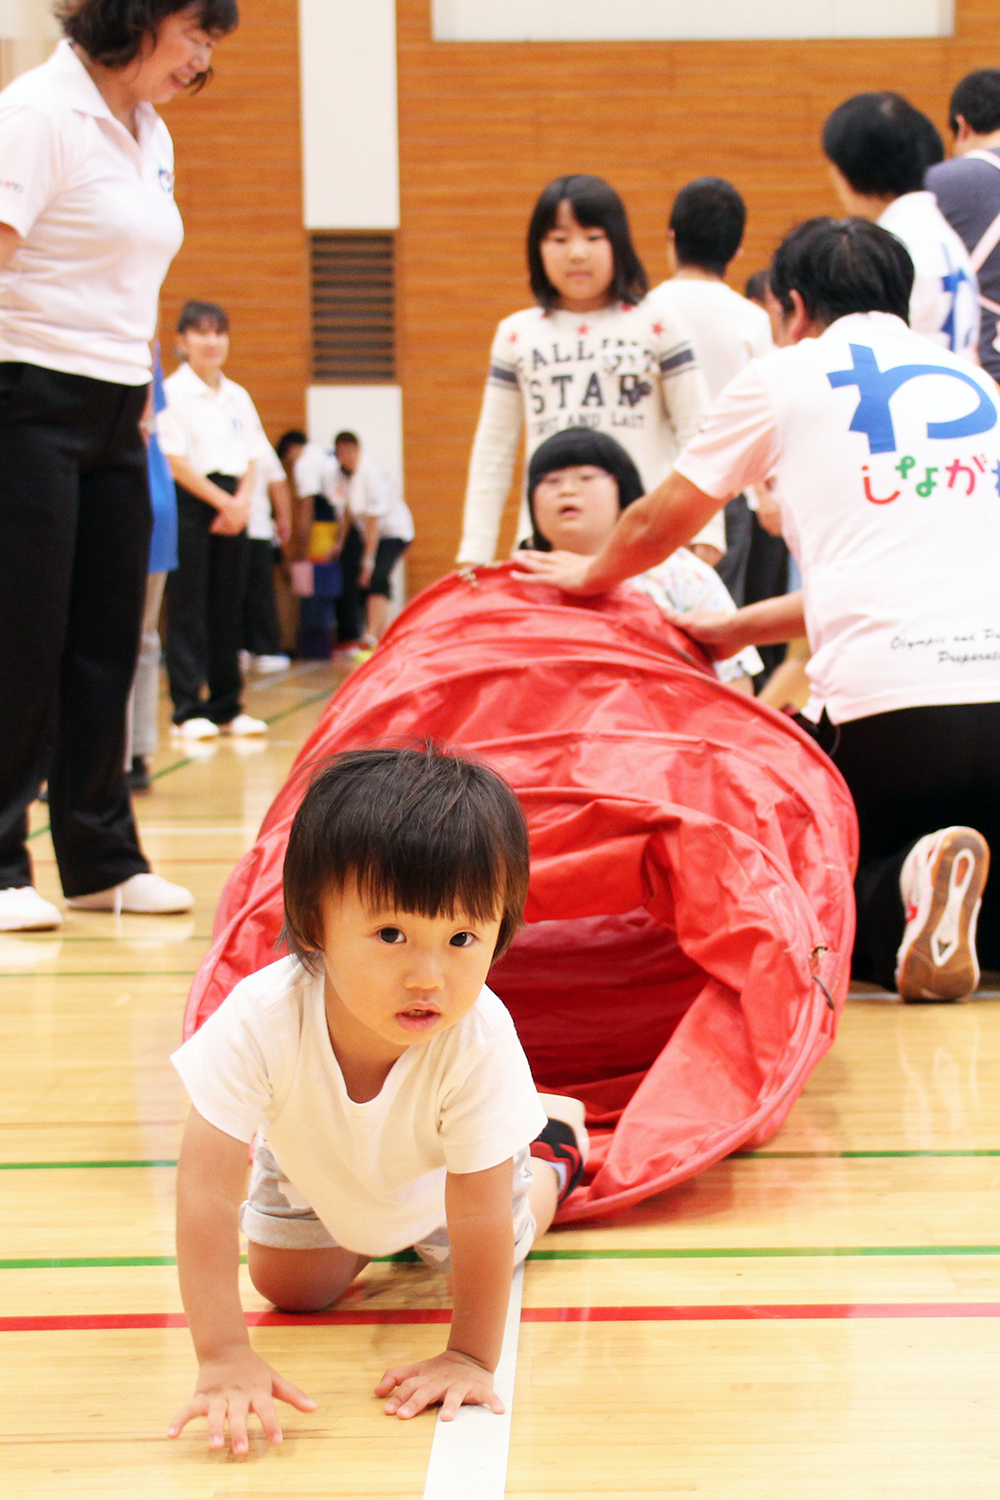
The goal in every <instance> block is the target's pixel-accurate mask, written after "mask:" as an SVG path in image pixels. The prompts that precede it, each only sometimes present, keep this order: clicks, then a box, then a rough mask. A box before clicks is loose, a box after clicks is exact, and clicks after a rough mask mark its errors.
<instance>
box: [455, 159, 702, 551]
mask: <svg viewBox="0 0 1000 1500" xmlns="http://www.w3.org/2000/svg"><path fill="white" fill-rule="evenodd" d="M528 271H529V276H530V281H531V290H532V291H533V292H534V294H535V300H536V304H537V305H536V306H535V307H529V308H525V309H524V310H523V311H521V312H516V313H514V314H513V315H512V316H511V317H509V318H504V320H503V322H502V323H501V324H500V326H499V327H498V329H497V331H496V334H495V335H494V339H493V347H492V349H491V351H490V367H489V375H488V377H487V381H486V389H485V391H484V392H483V405H482V410H481V412H480V416H479V425H478V426H477V428H476V436H475V440H474V442H473V445H472V456H471V459H470V462H469V478H468V484H467V486H466V493H465V512H464V517H463V522H462V540H461V544H460V546H459V550H458V559H457V561H458V564H459V566H462V565H464V564H475V563H488V562H492V560H493V556H494V553H495V552H496V547H497V539H498V536H499V531H500V517H501V515H502V513H503V507H504V502H505V501H506V498H507V493H508V491H509V489H510V483H511V479H512V477H513V473H514V459H515V456H516V454H517V448H518V443H519V442H520V439H521V432H522V429H523V430H524V432H525V437H526V443H525V450H526V451H525V459H526V463H527V462H530V460H531V455H532V454H533V453H534V451H535V449H536V448H537V447H538V446H539V444H540V443H543V442H544V441H545V439H546V438H547V437H551V436H552V434H553V433H555V432H561V431H562V430H563V429H564V428H566V427H590V428H592V429H593V430H595V431H597V432H606V433H608V434H609V436H611V437H613V438H615V439H616V440H617V441H618V442H619V443H621V445H622V447H623V448H625V450H626V451H627V452H628V453H629V454H630V456H631V457H632V459H633V461H634V462H635V464H636V466H637V468H638V470H639V472H640V474H641V475H642V477H643V482H644V483H645V484H646V485H654V484H657V483H658V482H659V480H660V479H661V478H662V477H663V476H664V474H666V472H667V470H668V469H669V467H670V464H671V462H672V461H673V459H674V458H675V457H676V455H677V453H678V451H679V450H680V448H681V447H682V446H683V445H684V443H685V442H686V441H687V439H688V438H689V437H693V435H694V433H695V432H696V431H697V430H698V424H699V423H700V421H701V419H702V416H703V414H704V411H705V407H706V405H707V402H708V393H707V391H706V389H705V382H704V378H703V376H702V374H701V371H700V370H699V369H698V361H697V358H696V356H695V353H694V350H693V349H692V347H691V342H690V339H689V338H688V335H687V330H686V329H685V328H684V327H683V326H682V325H681V324H680V323H679V322H678V320H677V318H676V317H675V315H674V314H673V313H671V312H670V311H669V310H667V309H664V308H654V307H651V306H650V305H649V304H648V303H647V302H646V301H645V297H646V292H647V291H648V289H649V282H648V279H647V277H646V272H645V269H644V267H643V265H642V262H641V261H640V259H639V257H638V255H637V254H636V251H635V247H634V245H633V244H632V237H631V233H630V231H629V224H628V216H627V214H626V212H625V205H624V203H623V202H622V200H621V198H620V197H619V196H618V194H617V193H616V192H615V190H614V188H613V187H612V186H611V185H610V183H607V182H605V181H603V179H602V178H600V177H590V176H586V175H583V174H577V175H574V176H569V177H557V178H556V180H555V181H554V182H550V183H549V185H548V187H546V188H545V189H544V191H543V192H542V194H541V196H540V197H539V199H538V202H537V203H536V204H535V208H534V211H533V213H532V215H531V222H530V224H529V226H528ZM517 535H518V541H522V540H524V539H526V538H527V537H529V536H530V535H531V523H530V521H529V518H528V510H527V504H526V502H524V501H523V500H522V504H521V514H520V519H519V522H518V534H517ZM694 545H695V546H696V547H697V546H701V545H704V546H705V547H706V548H708V547H711V548H712V549H713V550H712V551H711V552H710V553H709V552H703V553H702V556H703V559H704V561H706V562H709V563H714V562H717V561H718V559H719V557H721V555H722V553H723V551H724V550H725V546H726V537H725V526H724V523H723V520H722V517H721V516H716V517H713V518H712V521H711V522H710V524H709V526H707V527H706V528H705V529H704V535H702V536H699V537H697V538H696V539H695V544H694Z"/></svg>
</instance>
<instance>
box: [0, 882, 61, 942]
mask: <svg viewBox="0 0 1000 1500" xmlns="http://www.w3.org/2000/svg"><path fill="white" fill-rule="evenodd" d="M61 922H62V912H61V911H60V910H59V908H58V906H53V905H52V902H51V901H46V900H45V899H44V897H42V896H40V895H39V894H38V892H37V891H36V890H35V887H34V886H33V885H15V886H8V887H7V889H6V890H3V891H0V932H44V931H45V930H46V929H47V928H50V927H58V926H59V924H60V923H61Z"/></svg>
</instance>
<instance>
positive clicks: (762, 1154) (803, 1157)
mask: <svg viewBox="0 0 1000 1500" xmlns="http://www.w3.org/2000/svg"><path fill="white" fill-rule="evenodd" d="M30 972H31V973H32V974H36V973H37V972H38V971H37V970H36V969H32V970H31V971H30ZM178 972H183V973H184V974H185V976H186V975H187V970H184V971H178ZM138 975H139V978H147V977H152V978H156V977H158V976H157V975H156V974H150V971H148V970H142V971H138ZM0 977H3V976H0ZM11 977H12V978H17V977H23V976H17V975H12V976H11ZM50 977H52V976H50V975H46V978H50ZM70 977H74V976H70ZM75 977H76V978H80V977H81V976H80V975H77V976H75ZM84 977H86V978H88V979H89V978H93V977H94V976H93V975H90V974H88V975H86V976H84ZM97 977H99V978H114V977H115V976H114V975H113V974H112V975H106V974H105V975H98V976H97ZM126 977H127V976H126ZM133 977H134V976H133ZM915 1157H919V1158H924V1157H942V1158H949V1157H959V1158H963V1157H970V1158H974V1157H1000V1147H992V1146H991V1147H989V1148H983V1149H982V1150H979V1149H970V1150H956V1151H734V1152H733V1153H732V1155H731V1156H728V1157H723V1158H722V1160H723V1161H816V1160H834V1161H835V1160H845V1161H881V1160H884V1159H888V1160H893V1161H894V1160H908V1159H910V1158H915ZM176 1165H177V1163H176V1162H175V1161H167V1160H162V1161H161V1160H159V1159H156V1160H141V1161H140V1160H135V1161H131V1160H130V1161H0V1172H44V1171H54V1170H56V1169H59V1170H62V1171H73V1170H77V1171H83V1170H90V1169H91V1168H100V1167H176ZM716 1165H717V1166H719V1165H721V1163H719V1162H717V1163H716Z"/></svg>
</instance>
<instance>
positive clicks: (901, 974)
mask: <svg viewBox="0 0 1000 1500" xmlns="http://www.w3.org/2000/svg"><path fill="white" fill-rule="evenodd" d="M989 868H990V851H989V847H988V846H987V843H986V840H985V839H984V838H983V836H982V834H981V833H977V832H976V830H975V829H974V828H961V827H953V828H940V829H938V831H937V833H928V834H925V836H924V837H923V838H922V839H919V840H918V841H917V843H916V844H914V846H913V848H912V849H911V850H910V852H909V854H908V855H907V856H906V860H905V863H904V865H903V868H902V870H901V871H900V875H899V890H900V894H901V896H902V898H903V905H904V907H905V909H906V928H905V930H904V932H903V941H902V942H901V943H900V945H899V952H898V953H897V954H896V987H897V988H898V990H899V993H900V994H901V995H902V997H903V999H904V1000H961V999H962V998H963V997H964V996H965V995H971V994H972V991H973V990H974V989H975V988H976V986H977V985H978V984H979V961H978V959H977V958H976V920H977V918H978V916H979V906H980V902H981V900H982V895H983V887H984V886H985V884H986V876H987V874H988V873H989Z"/></svg>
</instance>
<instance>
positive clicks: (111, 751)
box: [0, 361, 152, 896]
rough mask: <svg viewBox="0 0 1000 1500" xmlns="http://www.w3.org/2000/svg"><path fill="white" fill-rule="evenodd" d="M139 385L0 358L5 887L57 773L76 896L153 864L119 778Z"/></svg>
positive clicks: (65, 869) (141, 399)
mask: <svg viewBox="0 0 1000 1500" xmlns="http://www.w3.org/2000/svg"><path fill="white" fill-rule="evenodd" d="M145 402H146V387H145V386H127V385H118V384H116V383H113V382H111V381H105V380H91V379H89V378H88V377H86V376H84V375H66V374H63V373H61V372H59V371H56V370H46V369H43V368H42V367H41V366H38V365H30V364H21V363H13V362H10V361H5V362H2V363H0V889H5V888H7V887H9V886H24V885H30V884H31V883H32V877H31V862H30V860H29V858H28V851H27V847H26V844H25V838H26V835H27V809H28V805H29V804H30V803H31V801H32V800H33V799H34V797H35V796H36V795H37V793H38V788H39V786H40V785H41V783H42V781H44V780H45V777H46V775H47V776H48V782H49V818H50V821H51V825H52V842H53V844H54V845H55V851H56V859H57V861H58V864H59V875H60V878H61V880H62V887H63V890H64V892H65V893H66V895H67V896H86V895H90V894H91V893H92V892H94V891H101V890H107V889H108V888H109V887H111V886H113V885H118V884H120V883H121V882H122V881H123V880H127V879H128V878H129V877H130V876H131V875H137V874H140V873H141V872H143V871H145V870H148V869H149V866H148V864H147V863H146V861H145V859H144V858H143V855H142V852H141V850H140V848H139V841H138V838H137V835H136V830H135V824H134V822H133V819H132V809H131V805H130V803H129V794H128V788H127V786H126V784H125V773H124V770H123V767H124V763H125V709H126V704H127V703H128V696H129V691H130V689H131V687H132V678H133V675H134V673H135V663H136V657H137V655H138V650H139V631H140V627H141V623H142V610H143V601H144V599H145V593H146V570H147V568H148V565H149V538H150V532H151V529H152V511H151V509H150V502H149V483H148V479H147V473H146V448H145V444H144V443H143V440H142V434H141V433H140V431H139V418H140V416H141V415H142V410H143V407H144V406H145Z"/></svg>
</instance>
